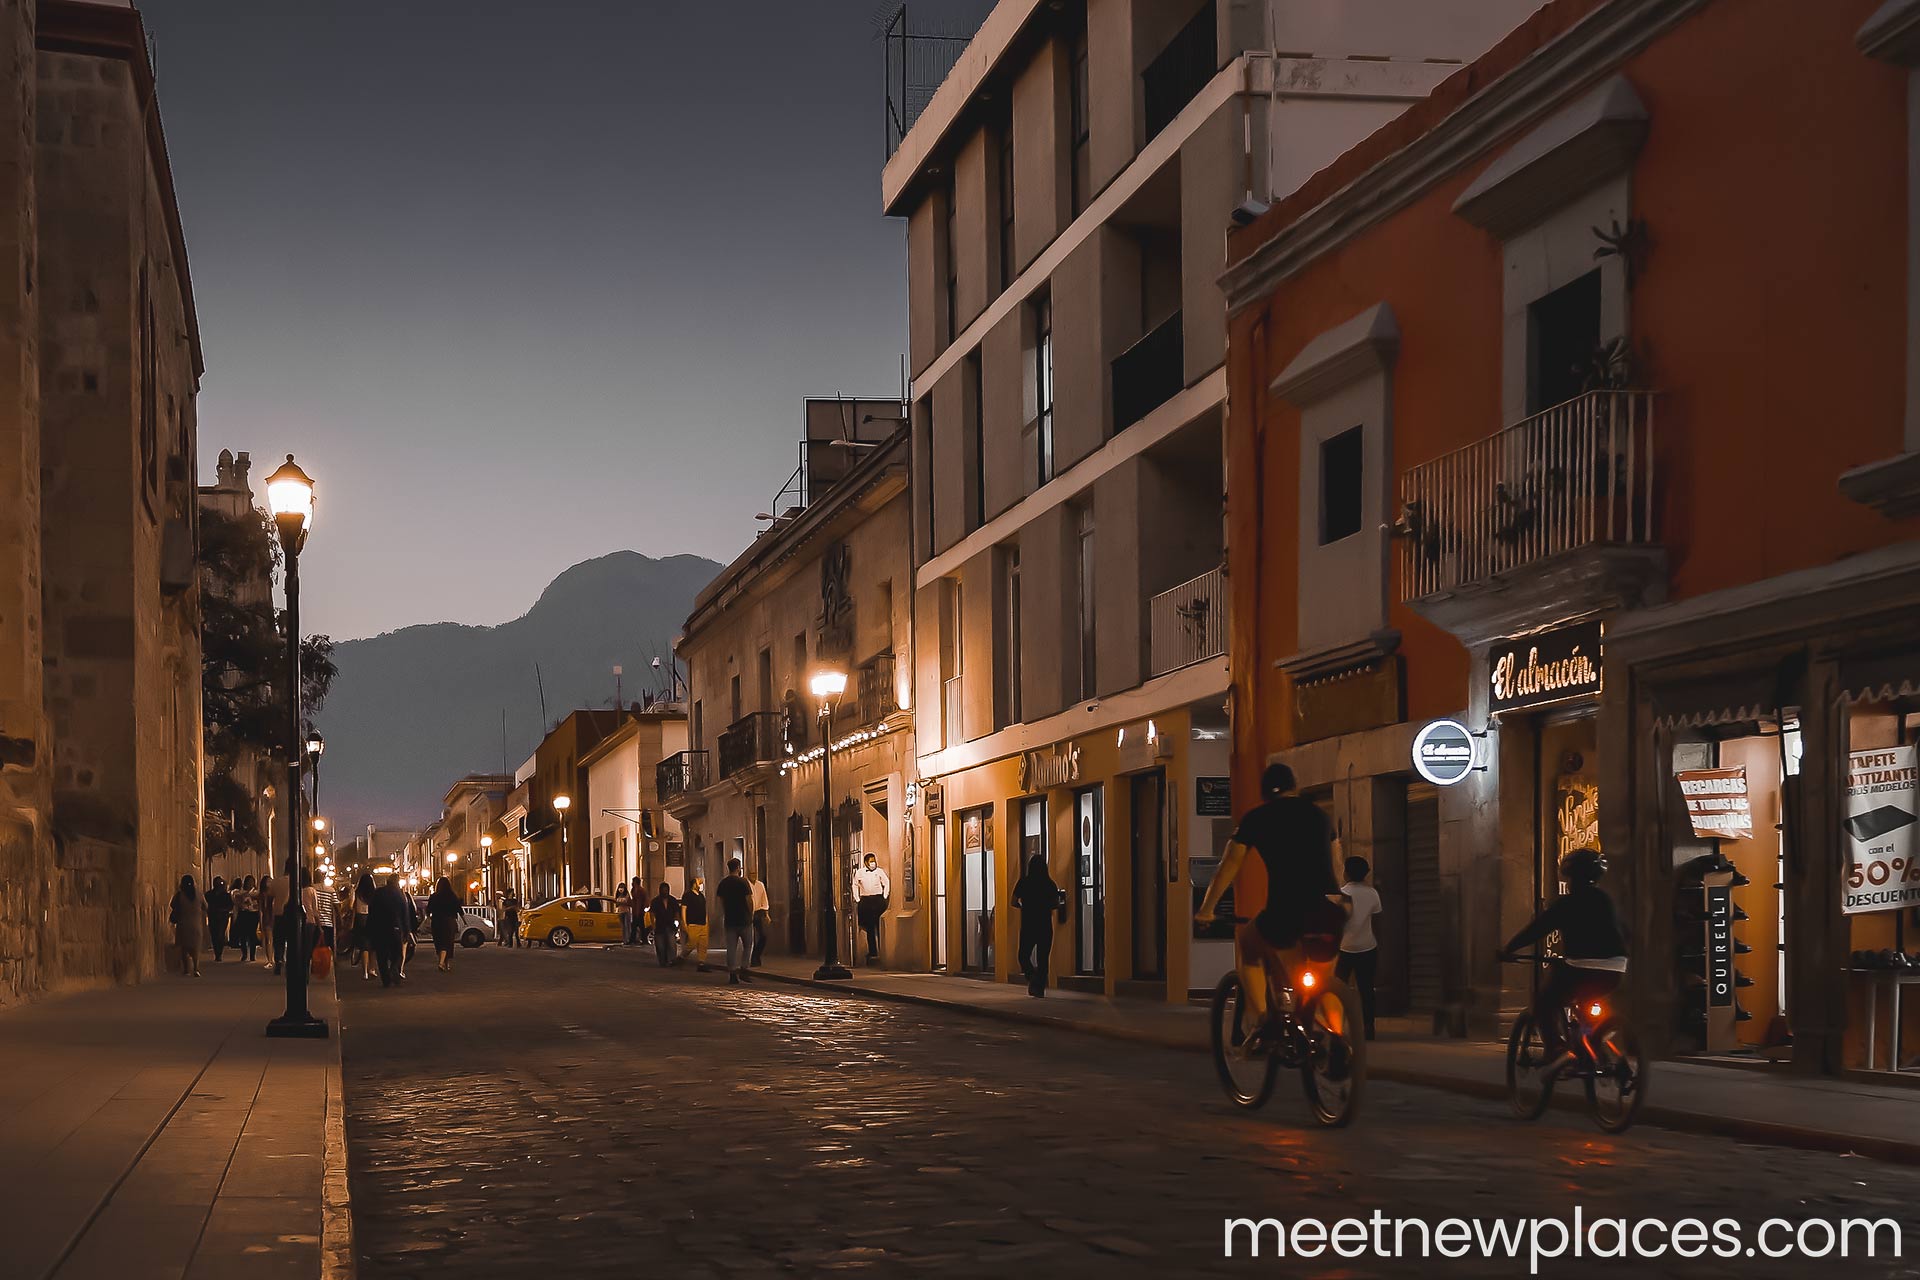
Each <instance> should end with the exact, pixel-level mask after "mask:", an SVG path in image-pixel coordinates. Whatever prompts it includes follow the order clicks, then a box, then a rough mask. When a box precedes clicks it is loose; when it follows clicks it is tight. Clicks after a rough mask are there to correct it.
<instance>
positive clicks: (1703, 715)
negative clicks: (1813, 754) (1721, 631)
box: [1649, 667, 1780, 729]
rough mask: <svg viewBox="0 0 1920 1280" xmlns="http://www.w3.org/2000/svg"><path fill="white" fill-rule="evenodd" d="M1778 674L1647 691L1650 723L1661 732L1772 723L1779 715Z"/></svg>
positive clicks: (1715, 679) (1767, 670)
mask: <svg viewBox="0 0 1920 1280" xmlns="http://www.w3.org/2000/svg"><path fill="white" fill-rule="evenodd" d="M1779 683H1780V679H1779V673H1778V672H1777V671H1775V670H1774V669H1773V668H1771V667H1769V668H1765V669H1762V670H1758V671H1745V672H1740V673H1738V674H1733V675H1725V676H1709V677H1707V678H1704V679H1695V680H1686V681H1682V682H1677V683H1674V684H1670V685H1654V686H1652V688H1651V689H1650V691H1649V692H1650V694H1651V698H1652V702H1653V716H1654V723H1655V724H1657V725H1659V726H1660V727H1661V728H1663V729H1705V728H1710V727H1712V726H1715V725H1729V724H1747V723H1751V722H1753V721H1756V720H1775V719H1778V718H1779V714H1780V695H1779V693H1778V687H1779Z"/></svg>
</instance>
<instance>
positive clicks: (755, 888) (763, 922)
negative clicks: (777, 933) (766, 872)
mask: <svg viewBox="0 0 1920 1280" xmlns="http://www.w3.org/2000/svg"><path fill="white" fill-rule="evenodd" d="M747 889H748V890H749V892H751V894H752V895H753V955H752V956H751V957H750V958H749V960H748V962H747V965H748V968H752V969H758V968H759V967H760V957H761V956H762V955H764V954H765V953H766V950H767V935H768V934H769V933H771V932H773V899H771V898H769V897H768V896H767V883H766V881H764V880H762V879H761V878H760V873H759V872H758V871H755V872H752V873H750V874H749V875H748V876H747Z"/></svg>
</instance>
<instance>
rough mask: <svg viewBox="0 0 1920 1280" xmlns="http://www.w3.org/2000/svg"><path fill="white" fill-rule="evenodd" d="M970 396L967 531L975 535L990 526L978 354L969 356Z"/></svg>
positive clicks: (984, 414) (984, 395) (984, 412)
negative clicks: (973, 532)
mask: <svg viewBox="0 0 1920 1280" xmlns="http://www.w3.org/2000/svg"><path fill="white" fill-rule="evenodd" d="M967 394H968V396H970V397H971V398H972V404H970V405H969V406H968V412H969V413H970V414H971V419H970V421H969V424H968V425H969V426H970V427H971V428H972V431H973V440H972V442H971V454H972V456H970V457H969V458H968V459H967V467H968V477H967V482H968V484H969V485H970V486H971V489H970V491H969V492H968V494H967V528H968V530H969V531H971V530H974V529H978V528H979V527H980V526H981V525H983V524H985V523H986V522H987V389H986V381H985V379H984V378H983V377H982V376H981V372H980V353H979V352H978V351H975V352H972V353H971V354H969V355H968V356H967Z"/></svg>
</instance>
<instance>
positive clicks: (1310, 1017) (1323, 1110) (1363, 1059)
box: [1300, 981, 1367, 1129]
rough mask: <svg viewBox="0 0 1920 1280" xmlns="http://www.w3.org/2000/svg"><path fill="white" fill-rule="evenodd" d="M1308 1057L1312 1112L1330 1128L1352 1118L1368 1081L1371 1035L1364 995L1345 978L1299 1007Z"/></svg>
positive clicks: (1306, 1084) (1303, 1077) (1305, 1084)
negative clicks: (1364, 1029) (1365, 1027)
mask: <svg viewBox="0 0 1920 1280" xmlns="http://www.w3.org/2000/svg"><path fill="white" fill-rule="evenodd" d="M1300 1024H1301V1026H1302V1027H1303V1028H1304V1030H1305V1031H1306V1036H1307V1060H1306V1061H1305V1062H1303V1063H1301V1064H1300V1083H1301V1086H1302V1088H1304V1089H1305V1090H1306V1094H1307V1105H1309V1106H1311V1107H1312V1108H1313V1117H1314V1119H1316V1120H1318V1121H1319V1122H1320V1123H1321V1124H1323V1125H1326V1126H1327V1127H1329V1128H1333V1129H1338V1128H1341V1127H1343V1126H1345V1125H1347V1124H1350V1123H1352V1121H1353V1117H1354V1116H1355V1114H1357V1113H1358V1111H1359V1109H1360V1094H1361V1092H1362V1090H1363V1089H1364V1088H1365V1086H1366V1083H1367V1041H1366V1037H1365V1036H1363V1035H1362V1034H1361V1030H1360V1029H1361V1025H1362V1023H1361V1016H1360V1001H1359V998H1358V997H1356V996H1355V995H1354V994H1353V989H1352V988H1351V987H1349V986H1347V984H1346V983H1344V982H1334V981H1329V982H1328V983H1327V984H1326V985H1325V986H1323V987H1321V988H1320V990H1319V992H1318V993H1317V994H1315V995H1313V996H1310V997H1308V999H1307V1002H1306V1005H1305V1007H1304V1008H1302V1009H1301V1011H1300Z"/></svg>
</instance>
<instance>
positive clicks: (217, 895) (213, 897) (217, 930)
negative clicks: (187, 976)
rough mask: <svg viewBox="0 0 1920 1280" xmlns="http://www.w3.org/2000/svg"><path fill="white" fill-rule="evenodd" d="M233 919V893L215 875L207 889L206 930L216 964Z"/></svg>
mask: <svg viewBox="0 0 1920 1280" xmlns="http://www.w3.org/2000/svg"><path fill="white" fill-rule="evenodd" d="M232 919H233V895H232V894H231V893H228V892H227V882H226V881H225V880H223V879H222V878H220V877H219V876H215V877H214V878H213V885H212V887H211V888H209V889H208V890H207V930H208V937H209V939H210V940H211V941H212V943H213V960H214V963H215V964H218V963H219V962H220V960H221V957H222V955H223V953H224V952H225V951H226V949H227V941H228V931H229V929H230V928H231V923H230V922H231V921H232Z"/></svg>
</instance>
